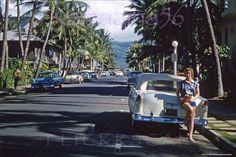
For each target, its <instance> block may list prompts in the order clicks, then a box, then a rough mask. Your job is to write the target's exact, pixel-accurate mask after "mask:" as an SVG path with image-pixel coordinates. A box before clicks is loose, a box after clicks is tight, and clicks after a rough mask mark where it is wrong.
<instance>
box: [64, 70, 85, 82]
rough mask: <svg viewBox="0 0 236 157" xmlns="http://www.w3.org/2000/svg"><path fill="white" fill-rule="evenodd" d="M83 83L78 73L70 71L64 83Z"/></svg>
mask: <svg viewBox="0 0 236 157" xmlns="http://www.w3.org/2000/svg"><path fill="white" fill-rule="evenodd" d="M83 81H84V78H83V76H82V75H81V73H80V72H79V71H70V72H68V73H67V74H66V76H65V83H82V82H83Z"/></svg>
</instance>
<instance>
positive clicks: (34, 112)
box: [0, 77, 222, 157]
mask: <svg viewBox="0 0 236 157" xmlns="http://www.w3.org/2000/svg"><path fill="white" fill-rule="evenodd" d="M125 82H126V78H125V77H108V78H99V79H98V80H96V81H92V82H90V83H85V84H79V85H65V86H64V87H63V88H62V89H55V90H54V91H47V92H45V91H44V92H42V91H41V92H34V93H29V94H27V95H18V96H7V97H4V98H0V156H1V157H8V156H14V157H16V156H19V157H22V156H24V157H54V156H55V157H76V156H88V157H90V156H109V157H110V156H112V157H113V156H119V157H120V156H129V157H133V156H134V157H142V156H145V157H146V156H148V157H150V156H151V157H152V156H161V157H172V156H183V157H184V156H192V157H193V156H210V155H219V154H222V151H220V150H219V149H218V148H217V147H215V146H214V145H213V144H212V143H211V142H210V141H209V140H207V139H206V138H204V137H203V136H202V135H200V134H199V133H198V132H196V133H195V134H194V138H195V139H196V143H191V142H189V141H188V140H187V137H186V128H184V127H182V126H169V125H157V124H147V125H146V124H141V125H140V126H139V129H138V130H133V129H132V128H131V123H130V116H129V111H128V105H127V102H128V97H127V95H128V89H127V85H126V83H125Z"/></svg>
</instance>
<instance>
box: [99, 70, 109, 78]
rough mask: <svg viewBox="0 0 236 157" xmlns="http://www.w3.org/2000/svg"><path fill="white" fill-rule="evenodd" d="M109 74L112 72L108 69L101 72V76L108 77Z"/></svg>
mask: <svg viewBox="0 0 236 157" xmlns="http://www.w3.org/2000/svg"><path fill="white" fill-rule="evenodd" d="M108 76H110V73H109V72H108V71H102V72H101V77H108Z"/></svg>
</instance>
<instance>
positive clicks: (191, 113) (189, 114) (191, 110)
mask: <svg viewBox="0 0 236 157" xmlns="http://www.w3.org/2000/svg"><path fill="white" fill-rule="evenodd" d="M183 108H184V110H185V112H186V117H185V119H186V120H187V124H186V126H187V128H188V134H189V140H190V141H192V142H194V140H193V129H194V118H195V107H192V106H191V105H190V104H189V103H188V102H185V103H183Z"/></svg>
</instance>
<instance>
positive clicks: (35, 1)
mask: <svg viewBox="0 0 236 157" xmlns="http://www.w3.org/2000/svg"><path fill="white" fill-rule="evenodd" d="M44 4H45V1H43V0H32V1H29V2H23V3H22V4H21V5H25V6H33V8H32V10H29V11H27V12H26V13H25V14H24V15H29V14H31V18H30V24H29V30H28V35H27V41H26V46H25V49H24V55H23V59H22V63H21V69H22V70H23V69H24V66H25V63H26V59H27V55H28V51H29V45H30V38H31V35H32V32H33V26H34V18H35V15H36V13H37V12H39V10H40V9H41V8H42V7H43V6H44ZM24 15H22V16H24Z"/></svg>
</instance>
